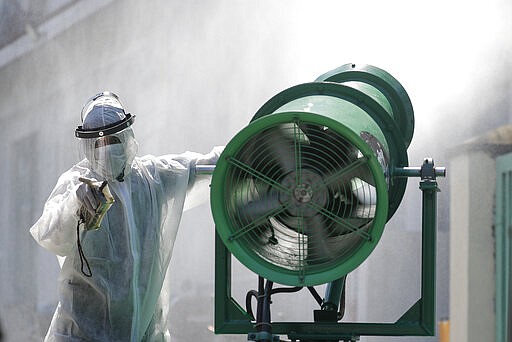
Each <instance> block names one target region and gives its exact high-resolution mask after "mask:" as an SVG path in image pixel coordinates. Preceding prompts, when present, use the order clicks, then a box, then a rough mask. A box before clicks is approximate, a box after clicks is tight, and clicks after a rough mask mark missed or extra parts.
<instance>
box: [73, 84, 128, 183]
mask: <svg viewBox="0 0 512 342" xmlns="http://www.w3.org/2000/svg"><path fill="white" fill-rule="evenodd" d="M81 119H82V125H81V126H78V127H77V129H76V130H75V136H76V137H78V138H79V139H80V150H81V152H82V153H83V155H84V156H85V158H87V160H88V161H89V162H90V164H91V168H92V170H93V171H94V172H96V173H97V174H99V175H100V176H101V177H103V178H105V179H106V180H114V179H116V180H118V181H123V180H124V177H125V176H126V175H127V174H128V173H129V172H130V170H131V164H132V162H133V159H134V158H135V155H136V153H137V147H138V145H137V141H136V140H135V136H134V134H133V130H132V128H131V127H130V126H131V125H132V124H133V121H134V119H135V116H132V115H131V114H129V113H128V114H126V113H125V111H124V108H123V106H122V104H121V102H120V101H119V98H118V97H117V96H116V95H115V94H113V93H110V92H103V93H100V94H97V95H96V96H94V97H92V98H91V99H90V100H89V101H88V102H87V103H86V104H85V106H84V107H83V109H82V113H81Z"/></svg>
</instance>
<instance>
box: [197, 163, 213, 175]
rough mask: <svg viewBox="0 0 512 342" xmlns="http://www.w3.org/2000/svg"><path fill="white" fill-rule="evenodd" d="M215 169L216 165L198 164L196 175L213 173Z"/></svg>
mask: <svg viewBox="0 0 512 342" xmlns="http://www.w3.org/2000/svg"><path fill="white" fill-rule="evenodd" d="M214 170H215V165H196V175H211V174H213V171H214Z"/></svg>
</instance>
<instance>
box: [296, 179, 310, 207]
mask: <svg viewBox="0 0 512 342" xmlns="http://www.w3.org/2000/svg"><path fill="white" fill-rule="evenodd" d="M293 195H294V197H295V201H297V202H299V203H308V202H310V201H311V198H312V197H313V189H312V188H311V185H310V184H308V183H305V184H300V185H297V187H296V188H295V190H293Z"/></svg>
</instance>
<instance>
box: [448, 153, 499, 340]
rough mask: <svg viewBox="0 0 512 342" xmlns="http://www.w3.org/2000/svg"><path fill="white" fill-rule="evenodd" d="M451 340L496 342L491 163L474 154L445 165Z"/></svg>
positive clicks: (459, 156) (484, 155)
mask: <svg viewBox="0 0 512 342" xmlns="http://www.w3.org/2000/svg"><path fill="white" fill-rule="evenodd" d="M449 170H450V174H451V175H452V177H451V182H450V193H451V200H450V210H451V215H450V341H468V342H472V341H475V342H477V341H494V340H495V313H494V310H495V308H494V299H495V270H494V237H493V228H492V227H493V222H494V210H493V209H494V208H493V204H494V193H495V190H494V189H495V186H496V185H495V178H496V175H495V174H496V171H495V160H494V158H493V157H492V156H490V155H489V154H487V153H485V152H482V151H479V150H475V151H470V152H463V153H460V154H457V155H455V156H454V157H453V158H452V159H451V161H450V169H449Z"/></svg>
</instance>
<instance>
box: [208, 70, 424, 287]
mask: <svg viewBox="0 0 512 342" xmlns="http://www.w3.org/2000/svg"><path fill="white" fill-rule="evenodd" d="M413 130H414V115H413V111H412V105H411V103H410V100H409V97H408V95H407V93H406V92H405V90H404V89H403V87H402V86H401V85H400V83H399V82H398V81H396V80H395V79H394V78H393V77H392V76H391V75H389V74H388V73H387V72H385V71H383V70H381V69H379V68H376V67H373V66H369V65H362V66H356V65H354V64H347V65H344V66H342V67H340V68H338V69H335V70H333V71H331V72H328V73H326V74H324V75H322V76H320V77H319V78H318V79H317V80H316V81H315V82H311V83H305V84H300V85H297V86H295V87H291V88H289V89H286V90H284V91H283V92H281V93H279V94H277V95H276V96H274V97H273V98H272V99H270V100H269V101H268V102H267V103H265V104H264V105H263V106H262V107H261V108H260V110H259V111H258V112H257V113H256V114H255V115H254V117H253V119H252V120H251V122H250V123H249V124H248V125H247V126H246V127H245V128H243V129H242V130H241V131H240V132H239V133H238V134H237V135H236V136H235V137H234V138H233V139H231V141H230V142H229V143H228V144H227V146H226V147H225V149H224V151H223V153H222V155H221V156H220V158H219V161H218V162H217V165H216V167H215V171H214V174H213V178H212V183H211V208H212V213H213V218H214V221H215V224H216V230H217V233H218V234H219V236H220V237H221V239H222V241H223V243H224V244H225V246H226V247H227V248H228V250H229V251H230V252H231V253H232V254H233V255H234V256H235V257H236V258H237V259H238V260H239V261H240V262H241V263H242V264H244V265H245V266H246V267H247V268H249V269H250V270H252V271H253V272H255V273H257V274H259V275H261V276H262V277H264V278H267V279H269V280H271V281H274V282H277V283H281V284H286V285H292V286H314V285H319V284H323V283H327V282H330V281H333V280H335V279H338V278H340V277H342V276H344V275H346V274H347V273H349V272H351V271H352V270H354V269H355V268H356V267H357V266H359V265H360V264H361V263H362V262H363V261H364V260H365V259H366V258H367V257H368V256H369V255H370V253H371V252H372V251H373V249H374V248H375V246H376V245H377V243H378V241H379V239H380V237H381V235H382V233H383V230H384V226H385V223H386V222H387V221H388V220H389V218H391V216H392V215H393V213H394V212H395V211H396V209H397V207H398V205H399V204H400V201H401V200H402V197H403V194H404V191H405V185H406V180H404V179H399V178H393V179H391V173H392V171H393V169H394V168H396V167H405V166H407V165H408V161H407V147H408V145H409V143H410V141H411V139H412V134H413Z"/></svg>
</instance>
